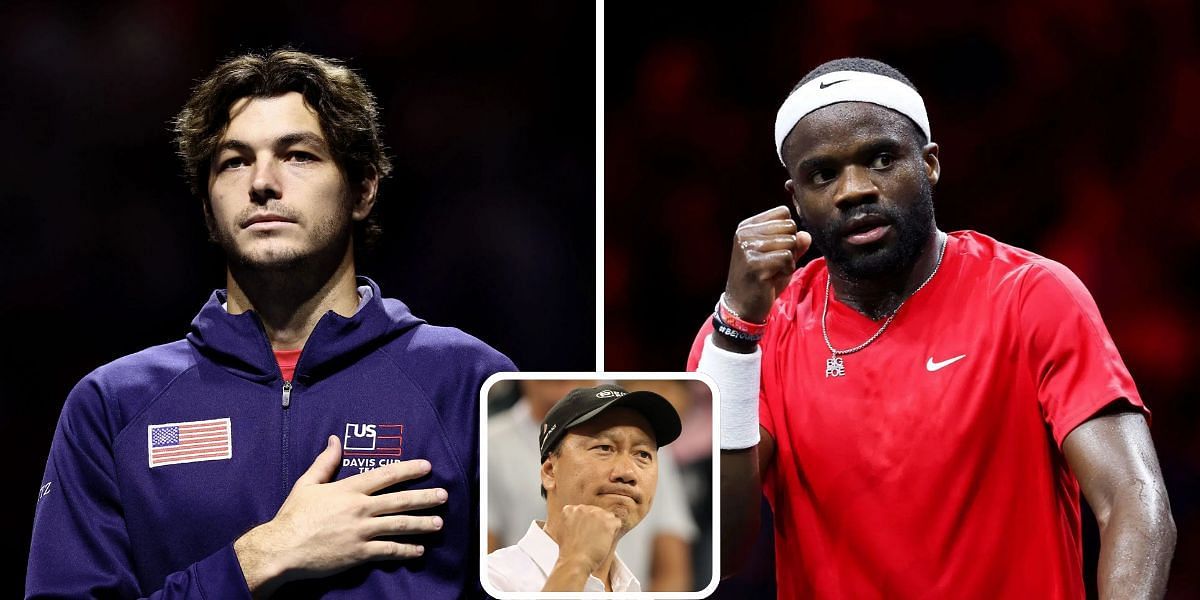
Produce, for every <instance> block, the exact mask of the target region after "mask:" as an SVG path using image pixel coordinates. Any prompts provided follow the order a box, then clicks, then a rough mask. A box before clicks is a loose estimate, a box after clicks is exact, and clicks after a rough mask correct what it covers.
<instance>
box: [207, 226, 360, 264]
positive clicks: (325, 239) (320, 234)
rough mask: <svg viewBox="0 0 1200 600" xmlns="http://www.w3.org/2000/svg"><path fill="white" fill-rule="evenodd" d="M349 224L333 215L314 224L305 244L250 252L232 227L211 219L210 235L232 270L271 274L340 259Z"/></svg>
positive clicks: (334, 261)
mask: <svg viewBox="0 0 1200 600" xmlns="http://www.w3.org/2000/svg"><path fill="white" fill-rule="evenodd" d="M351 228H352V225H351V223H350V222H347V223H339V222H338V220H337V219H336V218H329V219H327V220H325V221H322V222H319V223H316V224H315V226H314V227H313V228H312V230H311V234H310V235H309V236H308V240H309V241H310V242H311V244H309V245H308V246H307V247H296V246H292V245H289V246H285V247H282V248H278V247H268V248H259V249H256V250H254V251H252V252H246V251H244V250H243V249H242V248H241V247H239V246H238V242H237V239H236V237H235V235H234V232H233V231H229V230H226V229H224V228H222V227H221V226H219V225H216V224H214V223H210V224H209V235H210V237H211V238H212V240H213V241H214V242H216V244H217V245H218V246H219V247H220V248H221V251H222V253H223V254H224V255H225V261H226V263H227V264H228V265H229V267H230V269H231V270H234V271H237V272H243V273H249V274H256V275H261V276H271V275H286V274H289V273H296V272H298V271H299V272H304V271H308V270H311V269H313V268H317V267H318V265H324V264H326V263H330V262H333V263H334V264H336V263H337V262H340V261H341V258H342V256H343V255H344V254H345V251H346V248H347V246H348V245H349V243H350V235H351ZM256 245H257V244H256Z"/></svg>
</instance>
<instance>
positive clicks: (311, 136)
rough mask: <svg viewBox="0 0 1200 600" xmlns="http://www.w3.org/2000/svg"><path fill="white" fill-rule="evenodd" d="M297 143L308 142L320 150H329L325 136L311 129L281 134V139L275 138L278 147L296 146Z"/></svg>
mask: <svg viewBox="0 0 1200 600" xmlns="http://www.w3.org/2000/svg"><path fill="white" fill-rule="evenodd" d="M296 144H307V145H309V146H313V147H315V148H318V149H320V150H328V145H327V144H326V143H325V138H323V137H321V136H319V135H317V134H315V133H313V132H311V131H297V132H295V133H289V134H286V135H282V136H279V139H277V140H275V147H276V148H285V147H287V146H294V145H296Z"/></svg>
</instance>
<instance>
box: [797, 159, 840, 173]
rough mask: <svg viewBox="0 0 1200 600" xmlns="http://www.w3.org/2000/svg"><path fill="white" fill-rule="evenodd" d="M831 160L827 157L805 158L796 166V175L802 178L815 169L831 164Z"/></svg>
mask: <svg viewBox="0 0 1200 600" xmlns="http://www.w3.org/2000/svg"><path fill="white" fill-rule="evenodd" d="M832 160H833V159H832V158H830V157H828V156H814V157H812V158H806V159H804V160H802V161H800V162H799V163H797V164H796V173H798V174H800V175H801V176H803V175H804V174H806V173H808V172H809V171H812V170H813V169H816V168H817V167H823V166H825V165H827V164H829V163H830V162H832Z"/></svg>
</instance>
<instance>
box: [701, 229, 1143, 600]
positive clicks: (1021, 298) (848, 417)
mask: <svg viewBox="0 0 1200 600" xmlns="http://www.w3.org/2000/svg"><path fill="white" fill-rule="evenodd" d="M945 252H946V253H945V257H944V259H943V261H942V265H941V268H940V269H939V271H938V273H937V274H936V275H935V276H934V277H933V279H932V280H931V281H930V282H929V284H928V285H927V286H926V287H925V288H924V289H922V290H921V291H920V292H918V293H917V294H915V295H913V296H912V297H911V298H910V299H909V300H908V301H907V302H906V303H905V304H904V306H903V307H902V308H901V310H900V312H899V313H898V314H897V316H896V318H895V320H894V321H893V322H892V324H891V325H890V326H889V327H888V329H887V331H885V332H884V333H883V335H882V336H880V337H879V338H878V339H877V340H875V342H874V343H872V344H871V345H870V346H868V347H867V348H866V349H864V350H862V351H859V352H857V353H855V354H851V355H848V356H845V357H844V358H843V360H844V364H845V376H843V377H826V374H825V369H826V359H828V358H829V357H830V352H829V350H828V349H827V348H826V346H825V341H824V339H823V338H822V336H821V305H822V302H823V301H824V299H825V284H826V282H827V281H828V277H829V272H828V269H827V268H826V266H825V261H824V260H823V259H818V260H815V261H813V262H811V263H810V264H808V265H807V266H805V267H804V268H803V269H801V270H799V271H798V272H797V273H796V274H795V275H794V276H793V277H792V281H791V283H790V284H789V286H788V287H787V288H786V289H785V290H784V292H783V293H782V294H781V295H780V297H779V299H778V300H777V301H776V303H775V306H774V308H773V310H772V314H771V316H770V317H769V319H768V326H767V331H766V335H765V337H764V338H763V340H762V342H761V347H762V349H763V359H762V390H761V401H760V417H761V421H762V426H763V427H764V428H765V429H766V430H767V431H769V432H770V433H771V435H772V437H774V439H775V444H776V451H775V457H774V460H773V462H772V463H771V464H770V466H769V467H768V469H767V471H766V473H764V474H763V488H764V493H765V495H766V497H767V499H768V501H769V502H770V504H771V506H772V508H773V510H774V514H775V556H776V580H777V583H778V591H779V597H780V598H809V597H820V598H883V597H887V598H1038V599H1044V598H1073V599H1074V598H1083V597H1084V584H1083V575H1082V573H1083V568H1082V564H1081V563H1082V542H1081V538H1080V523H1079V486H1078V483H1077V482H1076V480H1075V477H1074V475H1072V473H1071V471H1070V469H1069V468H1068V466H1067V464H1066V462H1065V459H1064V458H1063V455H1062V452H1061V450H1060V447H1061V444H1062V441H1063V439H1064V438H1065V437H1066V436H1067V434H1069V433H1070V432H1071V431H1072V430H1073V429H1074V428H1075V427H1077V426H1078V425H1079V424H1081V423H1083V422H1084V421H1086V420H1087V419H1088V418H1090V417H1091V416H1092V415H1094V414H1096V412H1097V411H1099V410H1100V409H1101V408H1103V407H1105V406H1106V405H1107V404H1109V403H1111V402H1113V401H1114V400H1117V399H1121V398H1124V399H1126V400H1127V401H1128V402H1129V403H1130V404H1131V405H1132V406H1135V407H1137V408H1138V409H1139V410H1142V411H1143V412H1145V414H1146V415H1147V417H1149V412H1148V411H1146V409H1145V407H1144V405H1143V403H1142V400H1141V397H1140V396H1139V395H1138V392H1137V389H1136V387H1135V386H1134V383H1133V380H1132V379H1131V378H1130V376H1129V372H1128V370H1127V369H1126V368H1125V365H1124V363H1123V362H1122V361H1121V357H1120V355H1119V354H1118V353H1117V349H1116V347H1115V346H1114V345H1113V342H1112V339H1111V338H1110V336H1109V334H1108V331H1107V330H1106V328H1105V326H1104V323H1103V321H1102V320H1101V319H1100V314H1099V311H1098V310H1097V308H1096V304H1095V302H1094V301H1093V300H1092V297H1091V295H1090V294H1089V293H1088V291H1087V290H1086V289H1085V288H1084V286H1083V284H1082V283H1081V282H1080V281H1079V279H1078V278H1077V277H1076V276H1075V275H1074V274H1073V273H1071V271H1070V270H1068V269H1067V268H1066V267H1064V266H1062V265H1060V264H1058V263H1056V262H1054V261H1051V260H1049V259H1046V258H1043V257H1041V256H1038V255H1036V254H1033V253H1031V252H1027V251H1024V250H1021V249H1018V248H1014V247H1012V246H1008V245H1006V244H1002V243H1000V242H997V241H996V240H993V239H991V238H989V237H987V236H984V235H982V234H979V233H975V232H971V231H964V232H955V233H952V234H950V235H949V239H948V241H947V246H946V251H945ZM827 324H828V330H829V335H830V339H831V340H832V342H833V345H834V347H835V348H838V349H845V348H850V347H853V346H856V345H858V344H861V343H862V342H864V341H866V340H867V339H868V338H869V337H870V336H871V335H872V334H874V333H875V331H876V330H878V328H879V326H880V325H881V324H882V321H878V322H876V321H872V320H870V319H868V318H867V317H865V316H863V315H862V314H860V313H858V312H855V311H854V310H853V309H851V308H849V307H848V306H846V305H845V304H842V303H841V302H839V301H837V299H836V298H833V299H831V300H830V303H829V314H828V318H827ZM709 332H711V325H709V326H706V327H705V328H703V329H702V331H701V334H700V336H699V337H698V338H697V340H696V343H695V344H694V345H693V349H692V355H691V356H690V357H689V361H688V365H689V369H692V370H694V369H695V366H696V363H697V362H698V360H699V355H700V352H701V350H702V345H703V344H702V343H703V339H704V336H706V335H708V334H709Z"/></svg>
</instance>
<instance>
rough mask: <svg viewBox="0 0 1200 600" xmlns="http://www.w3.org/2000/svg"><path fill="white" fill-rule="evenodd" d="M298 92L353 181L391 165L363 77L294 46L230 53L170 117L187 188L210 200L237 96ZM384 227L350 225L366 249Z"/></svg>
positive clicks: (367, 222)
mask: <svg viewBox="0 0 1200 600" xmlns="http://www.w3.org/2000/svg"><path fill="white" fill-rule="evenodd" d="M288 92H299V93H300V94H302V95H303V96H304V99H305V101H306V102H307V103H308V105H309V106H310V107H312V109H313V110H314V111H316V113H317V117H318V119H319V120H320V123H321V132H322V133H323V134H324V135H325V139H326V141H328V143H329V147H330V151H331V152H332V154H333V158H334V161H335V162H337V164H338V166H339V167H340V168H341V169H342V170H343V172H344V173H345V174H346V177H347V179H348V180H349V181H350V182H352V184H353V185H358V184H359V182H361V181H362V180H363V179H365V178H366V177H367V176H369V175H370V174H371V173H372V172H373V173H375V174H376V175H378V177H379V179H381V180H382V179H383V178H384V177H386V176H387V175H388V174H389V173H390V172H391V170H392V163H391V161H390V160H388V157H387V153H386V151H385V149H384V146H383V142H382V140H381V139H380V134H379V129H380V127H379V109H378V107H377V106H376V104H375V97H374V96H373V95H372V94H371V91H370V90H369V89H367V85H366V83H365V82H364V81H363V79H362V77H360V76H359V75H358V74H357V73H355V72H354V71H351V70H350V69H349V68H347V67H346V66H344V65H343V64H342V63H341V61H338V60H336V59H332V58H325V57H321V56H317V55H314V54H309V53H306V52H300V51H297V50H293V49H291V48H281V49H278V50H274V51H272V52H270V53H261V54H260V53H250V54H243V55H241V56H235V57H233V58H230V59H228V60H226V61H224V62H222V63H221V64H220V65H218V66H217V68H216V69H215V70H214V71H213V72H212V73H211V74H210V75H209V76H208V77H206V78H205V79H204V80H203V81H201V82H200V83H199V84H198V85H197V86H196V88H195V89H194V90H193V91H192V96H191V98H189V99H188V101H187V104H185V105H184V107H183V110H181V111H179V115H178V116H176V117H175V121H174V131H175V143H176V145H177V146H178V148H179V156H180V158H182V159H183V163H184V170H185V172H186V175H187V179H188V184H189V185H190V186H191V190H192V193H193V194H195V195H196V196H197V197H199V198H200V199H202V200H203V201H204V202H205V205H206V206H208V203H209V202H210V198H209V197H208V178H209V173H210V170H211V168H212V160H213V154H214V152H215V151H216V149H217V142H218V140H219V139H220V137H221V134H222V133H223V132H224V130H225V127H226V126H227V125H228V124H229V109H230V107H231V106H232V105H233V103H234V102H236V101H238V100H240V99H242V98H272V97H275V96H280V95H282V94H286V93H288ZM381 232H382V230H381V229H380V227H379V224H378V222H377V221H376V220H375V217H374V214H372V216H370V217H368V218H367V219H365V220H363V221H361V222H357V223H355V228H354V240H355V243H356V244H360V245H362V247H364V248H365V247H367V246H369V245H370V244H372V243H373V242H374V241H375V240H376V239H377V238H378V237H379V235H380V233H381Z"/></svg>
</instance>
